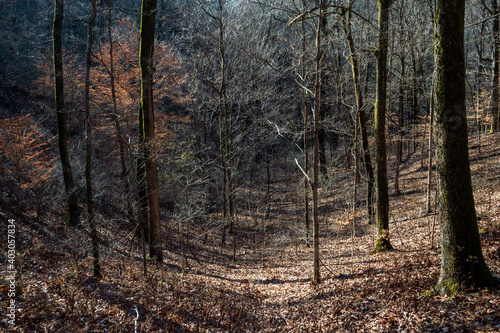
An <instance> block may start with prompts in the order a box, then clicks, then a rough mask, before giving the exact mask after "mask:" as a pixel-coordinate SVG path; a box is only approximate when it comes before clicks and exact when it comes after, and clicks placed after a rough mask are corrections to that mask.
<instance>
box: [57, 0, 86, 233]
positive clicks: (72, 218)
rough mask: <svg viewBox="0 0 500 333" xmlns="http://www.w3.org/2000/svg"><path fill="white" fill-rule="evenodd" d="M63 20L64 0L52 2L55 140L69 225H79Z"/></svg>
mask: <svg viewBox="0 0 500 333" xmlns="http://www.w3.org/2000/svg"><path fill="white" fill-rule="evenodd" d="M63 19H64V0H55V1H54V24H53V35H52V37H53V52H54V95H55V101H56V110H55V111H56V119H57V140H58V145H59V155H60V157H61V166H62V171H63V177H64V187H65V190H66V195H67V196H68V211H69V224H70V225H78V224H79V223H80V208H79V207H78V200H77V197H76V188H75V183H74V181H73V172H72V169H71V163H70V160H69V152H68V133H67V128H66V112H67V111H66V109H65V106H64V82H63V63H62V24H63Z"/></svg>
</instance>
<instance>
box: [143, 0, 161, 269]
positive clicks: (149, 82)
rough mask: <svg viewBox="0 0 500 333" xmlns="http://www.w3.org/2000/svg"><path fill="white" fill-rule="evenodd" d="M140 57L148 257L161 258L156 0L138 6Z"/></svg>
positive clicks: (144, 0) (146, 1)
mask: <svg viewBox="0 0 500 333" xmlns="http://www.w3.org/2000/svg"><path fill="white" fill-rule="evenodd" d="M141 10H142V11H141V13H142V15H141V33H140V57H139V66H140V68H141V87H142V89H141V104H140V107H139V117H140V118H142V119H140V121H139V125H140V126H141V125H142V127H140V128H139V132H140V134H139V149H140V150H142V154H141V153H139V155H140V156H143V158H144V161H145V169H146V183H147V198H148V204H149V232H150V237H149V239H150V248H149V255H150V257H151V258H153V257H156V260H158V261H159V262H162V261H163V253H162V245H161V243H162V238H161V225H160V202H159V193H158V169H157V165H156V161H155V154H154V147H155V118H154V107H153V101H154V99H153V73H154V64H153V54H154V42H155V19H156V0H143V1H142V9H141Z"/></svg>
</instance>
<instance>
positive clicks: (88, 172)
mask: <svg viewBox="0 0 500 333" xmlns="http://www.w3.org/2000/svg"><path fill="white" fill-rule="evenodd" d="M90 3H91V4H92V13H91V15H90V19H89V21H88V26H87V32H88V41H87V52H86V57H85V94H84V96H85V102H84V105H85V142H86V161H85V183H86V199H87V212H88V215H89V216H88V219H89V227H90V238H91V242H92V256H93V257H94V259H93V265H94V276H95V277H100V276H101V265H100V263H99V239H98V235H97V225H96V222H95V214H94V199H93V196H92V124H91V122H90V66H91V57H92V44H93V43H94V27H93V25H94V21H95V18H96V15H97V8H96V3H95V0H90Z"/></svg>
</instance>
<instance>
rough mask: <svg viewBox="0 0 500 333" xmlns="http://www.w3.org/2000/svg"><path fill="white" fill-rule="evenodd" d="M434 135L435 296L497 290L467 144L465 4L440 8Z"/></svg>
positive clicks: (444, 3)
mask: <svg viewBox="0 0 500 333" xmlns="http://www.w3.org/2000/svg"><path fill="white" fill-rule="evenodd" d="M436 7H437V8H436V16H435V31H434V36H435V39H434V41H435V42H434V43H435V44H434V54H435V77H436V82H435V98H436V100H435V120H434V121H435V131H436V166H437V181H438V202H439V221H440V224H441V255H442V256H441V275H440V277H439V281H438V283H437V285H436V287H435V288H436V291H437V292H439V293H441V294H445V293H450V294H454V293H456V292H457V291H459V290H463V289H466V288H469V287H485V286H495V285H497V284H498V281H497V280H496V279H495V278H494V277H493V276H492V274H491V273H490V271H489V269H488V267H487V265H486V263H485V261H484V258H483V254H482V250H481V241H480V238H479V230H478V226H477V217H476V210H475V206H474V196H473V193H472V186H471V172H470V164H469V152H468V144H467V117H466V107H465V98H466V95H465V51H464V12H465V0H458V1H449V0H438V1H437V3H436Z"/></svg>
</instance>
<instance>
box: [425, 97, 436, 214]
mask: <svg viewBox="0 0 500 333" xmlns="http://www.w3.org/2000/svg"><path fill="white" fill-rule="evenodd" d="M429 105H430V112H431V117H430V121H429V160H428V163H427V168H428V169H427V198H426V209H425V213H426V214H430V213H431V212H432V208H431V205H432V202H431V191H432V157H433V147H432V143H433V140H434V88H431V100H430V103H429Z"/></svg>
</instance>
